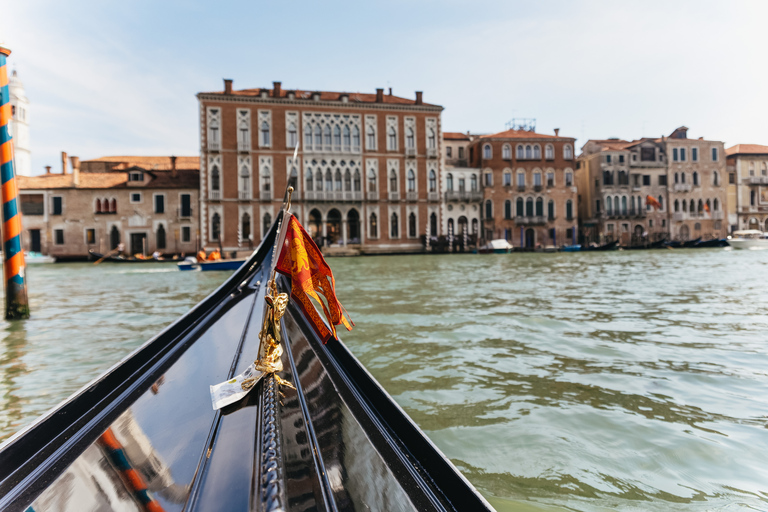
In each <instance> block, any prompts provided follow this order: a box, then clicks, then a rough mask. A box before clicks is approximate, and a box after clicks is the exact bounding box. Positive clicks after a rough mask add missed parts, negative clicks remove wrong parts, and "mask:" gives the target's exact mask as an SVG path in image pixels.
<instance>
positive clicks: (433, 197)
mask: <svg viewBox="0 0 768 512" xmlns="http://www.w3.org/2000/svg"><path fill="white" fill-rule="evenodd" d="M427 200H428V201H429V202H430V203H436V202H438V201H440V193H439V192H430V193H429V194H428V195H427Z"/></svg>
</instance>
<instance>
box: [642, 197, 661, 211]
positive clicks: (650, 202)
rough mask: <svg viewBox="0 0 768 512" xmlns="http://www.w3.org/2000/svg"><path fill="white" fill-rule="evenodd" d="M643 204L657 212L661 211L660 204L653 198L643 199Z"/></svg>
mask: <svg viewBox="0 0 768 512" xmlns="http://www.w3.org/2000/svg"><path fill="white" fill-rule="evenodd" d="M645 204H649V205H651V206H653V207H654V208H656V209H657V210H661V203H660V202H658V201H657V200H656V198H655V197H653V196H647V197H646V198H645Z"/></svg>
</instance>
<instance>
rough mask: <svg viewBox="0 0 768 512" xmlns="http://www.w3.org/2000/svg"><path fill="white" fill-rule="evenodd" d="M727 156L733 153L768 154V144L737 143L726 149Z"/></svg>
mask: <svg viewBox="0 0 768 512" xmlns="http://www.w3.org/2000/svg"><path fill="white" fill-rule="evenodd" d="M725 154H726V156H733V155H768V146H762V145H760V144H736V145H735V146H731V147H730V148H728V149H726V150H725Z"/></svg>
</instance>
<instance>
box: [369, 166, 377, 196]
mask: <svg viewBox="0 0 768 512" xmlns="http://www.w3.org/2000/svg"><path fill="white" fill-rule="evenodd" d="M368 192H376V171H374V170H373V169H368Z"/></svg>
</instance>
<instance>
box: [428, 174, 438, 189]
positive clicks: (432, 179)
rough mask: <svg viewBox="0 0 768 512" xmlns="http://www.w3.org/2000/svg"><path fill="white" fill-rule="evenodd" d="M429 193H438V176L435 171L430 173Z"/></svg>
mask: <svg viewBox="0 0 768 512" xmlns="http://www.w3.org/2000/svg"><path fill="white" fill-rule="evenodd" d="M429 191H430V192H437V175H436V174H435V170H434V169H430V171H429Z"/></svg>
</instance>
